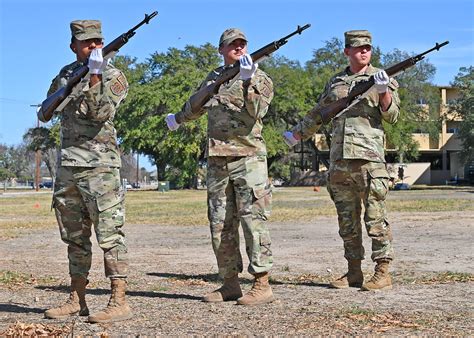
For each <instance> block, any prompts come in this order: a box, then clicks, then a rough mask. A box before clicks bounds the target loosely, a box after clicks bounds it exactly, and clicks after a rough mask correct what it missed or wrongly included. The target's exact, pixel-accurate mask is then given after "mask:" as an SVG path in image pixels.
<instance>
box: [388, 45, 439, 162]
mask: <svg viewBox="0 0 474 338" xmlns="http://www.w3.org/2000/svg"><path fill="white" fill-rule="evenodd" d="M409 57H410V55H409V54H408V53H406V52H403V51H400V50H398V49H395V50H393V51H392V52H389V53H386V54H384V55H383V56H382V59H381V61H382V66H383V68H388V67H389V66H393V65H394V64H396V63H399V62H401V61H403V60H406V59H408V58H409ZM435 72H436V68H435V67H434V66H433V65H432V64H430V63H429V62H428V61H427V60H422V61H420V62H419V63H417V64H416V65H415V66H414V67H411V68H409V69H407V70H406V71H404V72H402V73H400V74H399V75H398V76H397V77H396V80H397V81H398V83H399V85H400V89H399V91H398V94H399V96H400V116H399V118H398V121H397V123H395V124H388V123H384V129H385V133H386V136H387V141H388V143H389V144H390V145H392V146H394V147H395V148H396V149H397V153H398V155H397V158H398V160H399V161H400V162H404V161H412V160H414V159H416V157H418V154H419V152H418V147H419V145H418V143H417V142H416V141H414V140H413V138H412V134H413V133H414V132H419V133H428V134H429V135H430V137H432V138H434V139H438V136H439V131H440V126H441V120H440V119H439V103H440V101H439V95H438V92H437V90H436V88H435V87H434V86H433V85H432V84H431V83H430V80H431V79H432V78H433V76H434V74H435Z"/></svg>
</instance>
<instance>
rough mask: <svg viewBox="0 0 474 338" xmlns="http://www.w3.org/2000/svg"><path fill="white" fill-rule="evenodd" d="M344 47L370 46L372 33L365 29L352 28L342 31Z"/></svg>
mask: <svg viewBox="0 0 474 338" xmlns="http://www.w3.org/2000/svg"><path fill="white" fill-rule="evenodd" d="M344 40H345V46H346V47H360V46H365V45H369V46H372V35H371V34H370V32H369V31H366V30H353V31H347V32H345V33H344Z"/></svg>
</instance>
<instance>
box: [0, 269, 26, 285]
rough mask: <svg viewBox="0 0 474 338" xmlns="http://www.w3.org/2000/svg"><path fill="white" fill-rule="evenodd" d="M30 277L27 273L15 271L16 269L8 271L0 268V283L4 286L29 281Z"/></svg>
mask: <svg viewBox="0 0 474 338" xmlns="http://www.w3.org/2000/svg"><path fill="white" fill-rule="evenodd" d="M31 279H32V277H31V276H30V275H28V274H25V273H22V272H17V271H9V270H1V271H0V284H3V285H5V286H13V285H21V284H26V283H30V282H31Z"/></svg>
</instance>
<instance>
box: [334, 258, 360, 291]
mask: <svg viewBox="0 0 474 338" xmlns="http://www.w3.org/2000/svg"><path fill="white" fill-rule="evenodd" d="M361 262H362V261H361V260H360V259H349V260H348V261H347V273H346V274H345V275H344V276H342V277H340V278H338V279H336V280H334V281H332V282H331V283H329V287H331V288H334V289H345V288H348V287H356V288H360V287H361V286H362V283H364V275H363V273H362V269H361V268H360V264H361Z"/></svg>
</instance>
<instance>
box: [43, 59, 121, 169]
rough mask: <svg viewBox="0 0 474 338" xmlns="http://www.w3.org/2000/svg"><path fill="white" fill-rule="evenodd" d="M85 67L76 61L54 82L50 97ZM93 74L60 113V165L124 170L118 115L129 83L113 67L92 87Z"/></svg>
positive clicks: (87, 77)
mask: <svg viewBox="0 0 474 338" xmlns="http://www.w3.org/2000/svg"><path fill="white" fill-rule="evenodd" d="M80 66H81V64H79V63H78V62H73V63H72V64H70V65H67V66H65V67H64V68H63V69H61V71H60V73H59V75H58V76H56V77H55V78H54V79H53V82H52V84H51V87H50V88H49V91H48V96H49V95H51V94H52V93H54V92H55V91H56V90H58V89H59V88H61V87H63V86H65V85H66V83H67V80H68V76H70V75H71V74H72V73H73V72H74V70H76V69H77V68H78V67H80ZM89 79H90V78H89V75H87V76H85V77H84V79H82V81H81V82H80V83H79V84H78V89H79V90H78V91H77V92H73V94H72V99H71V101H70V102H69V103H68V104H67V105H66V106H65V107H64V108H63V110H62V111H61V113H60V114H59V118H60V120H61V153H60V165H62V166H77V167H105V166H107V167H120V165H121V161H120V152H119V149H118V144H117V135H116V132H115V128H114V123H113V120H114V116H115V112H116V110H117V108H118V106H119V104H120V102H121V101H122V100H123V99H124V98H125V97H126V96H127V92H128V83H127V80H126V78H125V76H124V75H123V73H122V72H121V71H120V70H118V69H116V68H115V67H113V66H111V65H110V64H109V65H108V66H107V67H106V69H105V71H104V72H103V74H102V82H101V83H98V84H96V85H95V86H93V87H89Z"/></svg>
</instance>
